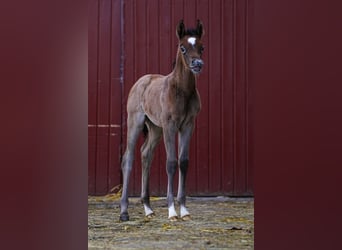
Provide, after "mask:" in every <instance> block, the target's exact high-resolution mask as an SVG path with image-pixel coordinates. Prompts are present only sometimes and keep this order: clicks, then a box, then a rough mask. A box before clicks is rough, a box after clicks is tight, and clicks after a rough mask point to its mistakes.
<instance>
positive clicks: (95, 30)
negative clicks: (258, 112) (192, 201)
mask: <svg viewBox="0 0 342 250" xmlns="http://www.w3.org/2000/svg"><path fill="white" fill-rule="evenodd" d="M89 6H90V7H89V12H90V15H89V125H88V128H89V174H88V176H89V194H98V195H99V194H105V193H107V192H108V191H109V190H110V189H111V188H113V187H114V186H117V185H119V184H120V183H121V169H120V159H121V156H122V154H123V153H124V149H125V144H126V138H125V136H126V118H127V113H126V102H127V96H128V93H129V90H130V88H131V87H132V85H133V84H134V82H135V81H136V80H137V79H138V78H139V77H140V76H142V75H144V74H147V73H160V74H168V73H169V72H170V71H171V70H172V62H173V61H174V60H175V55H176V49H177V38H176V35H175V28H176V24H177V23H178V21H179V20H180V19H184V22H185V25H186V26H188V27H190V26H194V25H195V22H196V20H197V19H201V20H202V22H203V24H204V28H205V35H204V37H203V39H202V40H203V43H204V45H205V51H204V55H203V60H204V62H205V67H204V70H203V73H202V74H201V75H200V76H199V78H198V83H197V84H198V90H199V92H200V95H201V100H202V110H201V112H200V114H199V115H198V117H197V121H196V129H195V132H194V134H193V137H192V140H191V146H190V167H189V173H188V179H187V193H188V194H189V195H253V165H252V159H251V155H252V153H251V152H252V150H253V149H252V148H251V140H252V132H253V131H252V129H251V124H252V121H251V119H250V117H251V111H252V110H251V108H252V103H250V92H251V86H250V84H249V81H248V72H249V71H248V70H249V67H250V65H249V58H250V56H251V53H250V52H251V45H250V44H251V36H250V34H251V32H250V27H251V25H250V22H249V20H250V16H251V13H252V12H251V10H252V6H251V3H250V1H248V0H230V1H229V0H227V1H225V0H212V1H210V0H186V1H185V0H178V1H176V0H163V1H158V0H139V1H137V0H92V1H90V5H89ZM142 142H143V138H142V137H141V138H140V139H139V143H138V144H139V145H137V149H136V157H135V159H136V160H135V163H134V167H133V171H132V174H131V182H130V194H131V195H139V194H140V186H141V177H140V175H141V164H140V150H139V149H140V146H141V144H142ZM165 162H166V156H165V150H164V145H163V142H161V144H160V145H159V146H158V147H157V149H156V153H155V157H154V160H153V163H152V169H151V183H150V186H151V189H150V190H151V194H152V195H165V193H166V185H167V177H166V170H165ZM176 183H178V182H177V181H176V182H175V185H177V184H176Z"/></svg>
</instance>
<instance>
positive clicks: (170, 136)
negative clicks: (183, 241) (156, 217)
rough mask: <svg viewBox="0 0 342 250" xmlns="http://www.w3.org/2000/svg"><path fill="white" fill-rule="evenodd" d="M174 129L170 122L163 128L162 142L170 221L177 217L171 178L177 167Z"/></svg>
mask: <svg viewBox="0 0 342 250" xmlns="http://www.w3.org/2000/svg"><path fill="white" fill-rule="evenodd" d="M176 131H177V130H176V127H175V126H172V125H170V124H169V125H168V126H166V127H164V129H163V135H164V143H165V149H166V172H167V177H168V183H167V203H168V208H169V219H170V220H171V221H174V220H177V218H178V215H177V213H176V209H175V203H174V197H173V179H174V176H175V173H176V169H177V158H176V149H175V136H176Z"/></svg>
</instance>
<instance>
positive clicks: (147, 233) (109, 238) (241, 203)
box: [88, 196, 254, 249]
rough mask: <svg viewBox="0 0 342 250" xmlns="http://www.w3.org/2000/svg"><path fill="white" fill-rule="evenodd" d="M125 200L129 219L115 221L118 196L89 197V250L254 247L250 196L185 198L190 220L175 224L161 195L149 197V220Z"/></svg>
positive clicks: (132, 200) (134, 201) (138, 207)
mask: <svg viewBox="0 0 342 250" xmlns="http://www.w3.org/2000/svg"><path fill="white" fill-rule="evenodd" d="M129 201H130V206H129V210H128V211H129V215H130V221H128V222H119V213H120V208H119V199H118V197H115V196H105V197H88V249H253V245H254V199H253V198H229V197H209V198H203V197H188V198H187V207H188V209H189V212H190V213H191V220H189V221H182V220H178V221H175V222H171V221H169V220H168V219H167V216H168V211H167V205H166V198H165V197H162V198H159V197H153V198H151V206H152V208H153V210H154V212H155V214H156V216H155V217H153V218H152V219H146V218H145V216H144V209H143V206H142V204H141V203H140V200H139V198H130V199H129ZM176 209H178V206H177V207H176Z"/></svg>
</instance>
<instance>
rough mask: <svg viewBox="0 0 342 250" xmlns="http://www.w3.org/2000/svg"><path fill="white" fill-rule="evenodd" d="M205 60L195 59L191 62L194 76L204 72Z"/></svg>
mask: <svg viewBox="0 0 342 250" xmlns="http://www.w3.org/2000/svg"><path fill="white" fill-rule="evenodd" d="M203 64H204V63H203V60H202V59H198V58H196V59H193V60H192V61H191V64H190V69H191V71H192V73H194V74H198V73H200V72H201V71H202V67H203Z"/></svg>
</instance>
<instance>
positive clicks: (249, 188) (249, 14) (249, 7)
mask: <svg viewBox="0 0 342 250" xmlns="http://www.w3.org/2000/svg"><path fill="white" fill-rule="evenodd" d="M253 9H254V2H253V1H249V0H247V13H246V19H247V21H246V32H247V33H246V36H247V37H246V41H247V48H246V51H247V55H246V59H247V64H246V65H247V68H246V71H247V90H248V91H247V101H248V102H247V107H248V122H247V126H248V141H247V142H248V162H247V164H248V169H247V170H248V172H247V173H248V179H247V182H248V184H247V194H248V195H254V165H253V164H254V158H253V155H254V148H253V145H254V126H253V125H254V120H253V113H252V112H253V102H252V101H251V100H252V94H253V86H251V82H250V80H249V77H248V76H249V75H250V70H251V68H250V66H251V61H252V60H251V58H252V56H254V54H253V53H252V51H253V50H252V46H251V44H253V41H254V40H253V39H254V38H253V36H252V34H254V33H253V32H252V31H253V21H252V20H253Z"/></svg>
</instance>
